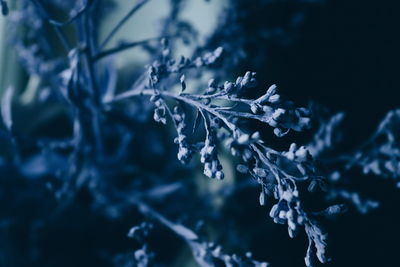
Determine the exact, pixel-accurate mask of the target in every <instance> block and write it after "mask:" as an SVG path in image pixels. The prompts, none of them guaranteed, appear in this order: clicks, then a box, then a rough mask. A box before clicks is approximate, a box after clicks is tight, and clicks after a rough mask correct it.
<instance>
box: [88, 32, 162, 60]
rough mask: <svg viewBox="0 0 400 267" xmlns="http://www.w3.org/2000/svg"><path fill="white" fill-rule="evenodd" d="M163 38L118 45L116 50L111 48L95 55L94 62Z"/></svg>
mask: <svg viewBox="0 0 400 267" xmlns="http://www.w3.org/2000/svg"><path fill="white" fill-rule="evenodd" d="M162 38H163V37H155V38H150V39H146V40H141V41H136V42H130V43H124V44H121V45H118V46H117V47H114V48H111V49H106V50H104V51H102V52H99V53H97V54H96V55H94V56H93V57H92V60H93V61H94V62H95V61H98V60H100V59H102V58H104V57H107V56H111V55H114V54H116V53H119V52H123V51H125V50H127V49H129V48H134V47H137V46H141V45H145V44H148V43H149V42H152V41H157V40H161V39H162Z"/></svg>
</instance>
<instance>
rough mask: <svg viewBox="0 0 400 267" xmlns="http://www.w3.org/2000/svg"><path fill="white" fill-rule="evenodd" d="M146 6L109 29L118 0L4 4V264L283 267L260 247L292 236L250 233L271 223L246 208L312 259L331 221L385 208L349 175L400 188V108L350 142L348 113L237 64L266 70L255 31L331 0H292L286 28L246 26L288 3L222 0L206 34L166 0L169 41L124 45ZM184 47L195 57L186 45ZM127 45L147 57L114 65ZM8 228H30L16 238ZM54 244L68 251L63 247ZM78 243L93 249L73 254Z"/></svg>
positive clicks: (264, 34)
mask: <svg viewBox="0 0 400 267" xmlns="http://www.w3.org/2000/svg"><path fill="white" fill-rule="evenodd" d="M151 2H152V1H151V0H139V1H134V2H133V3H131V6H130V7H129V10H127V12H126V14H125V15H124V16H123V17H122V18H121V19H120V20H118V22H117V23H116V24H115V25H113V26H112V27H111V30H110V31H109V32H107V33H106V35H105V37H104V38H103V40H100V36H102V35H101V34H100V31H101V30H102V26H103V24H104V23H108V20H107V17H112V16H113V8H114V7H115V6H113V5H117V4H121V3H118V1H115V3H113V2H112V1H108V0H97V1H96V0H87V1H76V3H75V1H72V2H69V1H59V0H51V1H44V0H29V1H28V0H23V1H18V3H16V5H15V7H14V6H13V8H12V9H11V10H8V6H7V3H6V1H3V0H0V4H1V10H2V14H3V15H4V16H6V17H4V19H5V20H6V21H7V23H8V25H7V39H8V42H9V44H10V46H9V47H8V48H7V49H10V51H11V49H12V50H13V51H14V52H15V54H16V56H17V58H18V62H19V64H20V65H21V66H22V67H23V73H22V74H21V75H20V76H21V77H22V78H21V81H19V82H18V83H16V84H15V85H13V86H11V85H10V86H8V87H5V88H0V89H1V90H2V91H1V92H2V98H1V109H0V111H1V121H2V127H1V132H0V133H1V136H0V138H1V143H2V149H1V155H0V175H1V186H2V188H1V189H0V200H1V201H2V202H3V203H10V205H7V204H2V205H4V206H2V208H3V210H4V211H1V214H0V234H1V235H0V237H1V236H3V235H4V239H3V241H0V248H2V247H3V246H4V247H6V245H7V250H4V252H1V253H0V260H1V261H0V262H1V263H3V262H4V264H5V266H68V265H69V266H72V265H74V266H78V265H79V266H80V265H82V266H87V265H90V266H111V265H114V266H143V267H144V266H189V264H191V263H193V262H196V263H197V264H198V265H200V266H257V267H266V266H275V265H274V263H276V262H277V263H278V264H279V262H280V261H279V260H276V259H269V258H268V257H267V256H265V255H268V256H273V255H271V254H264V253H260V252H258V253H257V254H255V253H251V252H249V251H250V250H252V249H256V250H257V251H260V250H261V251H268V250H270V249H271V248H272V247H274V243H273V242H277V243H278V241H277V240H279V239H280V238H281V235H279V236H278V238H277V239H273V238H272V237H267V234H266V235H265V236H266V237H265V239H266V240H267V239H268V240H269V241H270V242H271V243H268V242H266V241H264V240H263V241H262V242H257V241H255V240H256V239H257V238H260V236H261V235H262V234H260V233H264V234H265V233H268V231H270V230H259V229H256V227H254V226H251V227H248V228H249V229H243V228H241V226H240V225H239V222H240V221H241V220H242V219H243V218H244V217H246V211H247V210H249V211H254V210H255V211H256V213H257V215H258V214H261V216H263V217H264V218H265V217H269V218H268V221H266V222H265V220H264V221H263V222H262V224H261V226H259V224H256V223H254V225H257V226H259V227H260V228H262V229H269V228H270V229H281V228H278V227H277V226H274V225H273V224H272V223H269V222H270V221H271V222H274V223H276V224H282V225H285V228H286V229H287V232H288V236H289V237H290V238H295V237H298V239H299V240H300V242H301V241H302V240H303V241H306V242H308V245H307V249H306V248H305V246H304V244H303V246H302V248H301V251H302V253H303V254H304V251H306V252H305V258H304V261H305V265H306V266H308V267H310V266H319V264H320V263H327V262H330V261H331V255H330V254H331V253H329V241H330V238H329V236H328V233H329V228H330V225H331V224H334V223H335V221H337V220H340V218H341V214H343V213H345V212H346V211H348V210H355V211H357V212H359V213H360V214H367V213H369V212H370V211H372V210H376V209H378V207H379V205H380V203H379V201H378V200H375V199H374V197H370V196H369V195H368V194H365V192H363V191H362V190H360V192H358V191H357V190H356V189H354V188H353V187H352V186H349V185H351V182H352V179H351V177H352V176H353V175H354V172H357V170H358V171H359V169H360V168H361V169H362V172H360V173H358V174H357V175H361V173H363V174H365V175H371V174H373V175H375V176H379V177H389V178H392V179H395V180H396V183H397V185H399V184H400V182H399V181H398V178H399V173H400V165H399V160H400V145H399V134H398V131H399V129H400V127H399V125H400V112H399V110H394V111H390V112H389V113H388V115H387V116H386V117H385V118H384V120H383V121H382V122H381V124H380V125H379V127H378V129H377V130H376V132H375V133H374V134H373V135H372V137H371V138H370V139H369V140H367V141H366V142H365V144H364V145H362V146H361V147H358V148H355V149H354V151H350V152H349V150H347V151H341V150H340V149H336V148H337V147H340V144H341V142H342V137H343V136H344V133H343V132H341V130H340V128H341V126H342V123H343V121H344V120H345V116H344V113H337V114H335V115H333V116H331V115H330V114H328V113H329V112H325V111H323V110H322V108H320V107H317V106H316V105H308V106H306V105H303V106H306V107H301V106H302V105H301V104H299V105H298V104H296V102H292V101H290V100H288V98H289V99H290V94H283V93H281V91H280V90H278V86H277V85H275V84H272V83H269V84H268V85H266V84H263V83H262V82H260V81H258V76H262V75H263V74H262V73H258V74H257V75H256V72H254V71H244V72H240V71H242V69H243V68H245V69H251V68H255V69H260V66H262V64H263V63H262V62H260V60H259V58H256V57H254V54H253V55H252V53H257V51H262V50H263V49H264V47H263V45H260V44H259V42H261V41H263V42H271V43H274V44H279V45H283V46H285V45H288V44H290V43H291V42H292V41H293V40H295V39H296V38H297V35H298V33H297V31H298V29H299V28H301V26H302V25H303V22H304V19H305V16H306V15H307V10H308V8H312V7H314V6H315V5H320V4H322V3H323V1H309V0H303V1H287V2H288V3H289V4H293V9H291V10H290V12H288V13H287V16H286V17H285V18H283V23H282V24H283V25H280V24H275V23H273V22H272V21H269V20H268V21H267V22H266V24H263V25H261V24H260V25H254V26H253V27H249V28H247V26H245V25H247V23H248V24H250V25H253V24H254V21H253V19H254V18H253V17H252V12H253V11H254V10H256V9H258V8H259V9H260V10H268V8H272V9H274V8H276V9H277V10H281V9H282V8H283V7H282V6H281V4H282V3H280V1H274V0H266V1H254V2H251V3H250V2H249V1H245V0H230V1H227V4H226V6H225V7H224V9H222V11H221V14H222V15H221V17H220V20H219V21H218V23H217V25H216V26H215V28H214V29H213V31H212V32H211V33H209V35H207V36H205V38H204V39H205V41H204V43H202V42H199V41H198V35H199V31H198V30H197V29H196V27H195V26H194V25H193V24H192V23H191V22H190V21H189V20H187V19H184V16H182V15H183V14H184V13H185V12H186V10H185V8H186V3H185V1H180V0H170V1H168V5H169V10H168V12H167V13H168V14H167V16H166V17H165V18H163V19H162V20H161V23H160V26H161V27H159V29H158V34H159V35H158V36H156V37H154V38H150V39H146V40H140V41H121V42H114V43H113V42H112V41H113V40H114V39H115V38H116V36H117V33H118V32H120V31H121V29H123V27H124V26H125V25H126V23H127V22H128V21H129V20H131V19H132V20H135V15H136V14H138V13H139V12H141V11H143V9H145V8H146V7H148V5H150V4H151ZM206 2H208V1H206ZM211 2H212V1H211ZM207 4H212V3H207ZM215 6H217V5H215ZM215 8H217V7H215ZM150 12H151V11H150ZM132 34H135V33H132ZM128 37H129V36H128ZM112 43H113V44H112ZM110 44H112V45H110ZM184 46H187V47H189V48H190V49H189V51H192V52H190V53H191V54H189V55H188V54H186V55H181V50H182V51H183V50H184ZM187 47H186V48H187ZM249 47H250V48H249ZM130 49H140V50H139V51H140V52H138V53H142V54H145V58H147V59H148V62H147V63H146V64H145V65H143V66H142V65H140V67H138V66H137V65H139V64H141V62H139V60H138V62H135V61H134V60H133V62H131V64H129V65H127V66H122V67H121V66H119V65H118V64H117V61H118V59H120V58H121V57H122V56H121V54H122V52H126V51H129V50H130ZM185 51H186V50H185ZM264 52H265V51H264ZM264 52H263V53H264ZM260 58H263V59H265V57H261V56H260ZM1 67H5V68H6V67H7V66H1ZM237 73H241V74H240V75H237ZM271 84H272V85H271ZM277 84H279V81H277ZM288 92H290V91H288ZM286 95H287V96H286ZM310 99H312V97H310ZM304 132H305V133H308V135H307V138H301V136H300V134H301V133H304ZM305 139H306V140H305ZM280 140H285V142H284V145H282V146H281V148H277V147H279V146H277V145H276V144H278V143H279V142H281V141H280ZM282 147H283V148H282ZM203 176H206V177H209V178H211V179H203V178H204V177H203ZM249 192H250V193H251V194H248V193H249ZM241 194H245V196H244V197H243V196H241ZM364 194H365V195H364ZM249 199H250V200H251V205H247V202H246V201H248V200H249ZM257 199H258V201H259V206H261V208H260V207H256V206H257V205H258V203H257ZM238 203H239V204H238ZM250 206H251V207H250ZM252 207H253V208H252ZM236 213H238V214H239V215H238V214H236ZM253 217H254V218H253ZM253 217H252V216H249V218H250V219H254V221H257V220H256V218H257V216H253ZM110 225H111V226H110ZM132 225H137V226H132ZM238 225H239V226H238ZM251 225H253V224H252V223H251ZM13 227H15V229H16V230H15V229H14V228H13ZM19 228H21V229H19ZM250 228H252V229H250ZM8 229H14V230H15V231H16V232H18V233H23V234H24V236H25V237H24V238H21V237H19V236H18V234H16V235H11V234H10V235H7V234H6V233H7V232H8ZM258 230H259V232H260V233H258V232H257V231H258ZM63 231H66V234H65V233H61V232H63ZM68 231H71V232H72V233H71V236H73V239H74V238H75V239H74V240H72V241H68V235H69V232H68ZM266 231H267V232H266ZM272 231H274V230H272ZM272 231H270V232H269V234H271V236H272ZM11 232H12V231H11ZM277 233H279V232H277ZM85 234H87V235H88V236H85ZM53 235H55V236H57V235H61V236H62V238H60V240H67V241H66V244H61V245H60V244H59V243H57V241H56V240H54V239H53ZM126 235H127V237H126ZM103 236H105V238H104V240H105V241H104V242H101V240H102V237H103ZM163 239H165V240H167V242H166V243H162V242H161V241H162V240H163ZM263 239H264V237H263ZM160 240H161V241H160ZM79 241H81V242H83V243H85V242H88V243H85V245H86V248H85V249H84V251H83V252H81V251H79V252H76V251H75V250H74V249H73V248H70V247H69V246H70V245H71V244H76V243H79ZM54 242H56V243H57V244H55V243H54ZM68 242H70V243H68ZM21 244H22V245H21ZM53 245H54V246H56V247H57V246H60V247H58V248H59V249H62V250H64V251H65V254H63V255H62V256H60V255H59V254H57V253H54V251H53V250H52V249H53V248H52V246H53ZM63 245H65V246H68V248H69V250H66V249H65V247H63ZM82 246H83V245H82ZM285 246H286V243H285ZM20 247H23V250H22V252H21V251H20V250H19V248H20ZM260 247H261V249H260ZM296 249H297V247H296ZM188 251H189V252H190V253H187V252H188ZM68 253H71V254H74V255H75V256H74V257H71V258H70V257H68V255H67V254H68ZM290 253H291V251H289V249H287V251H286V250H285V251H284V252H283V253H282V254H285V255H286V254H288V257H292V256H291V254H290ZM81 254H85V257H84V258H85V260H82V262H75V260H76V258H77V257H81V256H82V255H81ZM282 254H280V255H282ZM76 255H78V256H76ZM253 255H254V257H253ZM296 257H297V254H296ZM334 258H335V257H334V256H333V260H334ZM94 259H96V260H94ZM269 262H271V263H269ZM281 262H285V261H281ZM295 262H298V261H295Z"/></svg>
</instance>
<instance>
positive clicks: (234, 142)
mask: <svg viewBox="0 0 400 267" xmlns="http://www.w3.org/2000/svg"><path fill="white" fill-rule="evenodd" d="M259 141H260V133H259V132H254V133H253V134H251V135H250V134H246V133H242V132H240V131H236V132H235V133H234V134H233V137H231V138H228V139H227V140H226V142H225V144H226V146H227V147H228V148H229V149H230V151H231V153H232V155H233V156H240V157H242V159H243V160H244V161H245V162H248V161H249V160H251V159H252V158H253V152H252V151H251V149H250V147H249V145H251V144H253V143H256V142H259Z"/></svg>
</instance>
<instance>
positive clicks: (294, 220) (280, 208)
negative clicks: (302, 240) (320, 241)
mask: <svg viewBox="0 0 400 267" xmlns="http://www.w3.org/2000/svg"><path fill="white" fill-rule="evenodd" d="M280 197H281V198H280V200H279V202H278V203H277V204H275V205H274V206H272V208H271V211H270V213H269V215H270V217H271V218H273V220H274V222H275V223H280V224H286V223H287V225H288V232H289V236H290V237H291V238H294V237H295V236H296V234H297V232H298V230H299V226H300V225H303V223H304V221H305V218H304V216H303V215H302V214H301V212H300V202H299V198H298V197H299V192H298V191H297V190H294V191H290V190H285V191H283V192H281V194H280Z"/></svg>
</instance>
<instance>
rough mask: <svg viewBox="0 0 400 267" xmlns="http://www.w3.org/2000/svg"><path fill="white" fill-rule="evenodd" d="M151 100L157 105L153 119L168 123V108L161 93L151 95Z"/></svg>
mask: <svg viewBox="0 0 400 267" xmlns="http://www.w3.org/2000/svg"><path fill="white" fill-rule="evenodd" d="M150 101H151V102H153V103H154V105H155V106H156V108H155V109H154V114H153V119H154V120H155V121H156V122H161V123H162V124H167V118H166V108H165V104H164V103H163V100H162V99H161V98H160V96H159V95H153V96H151V98H150Z"/></svg>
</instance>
